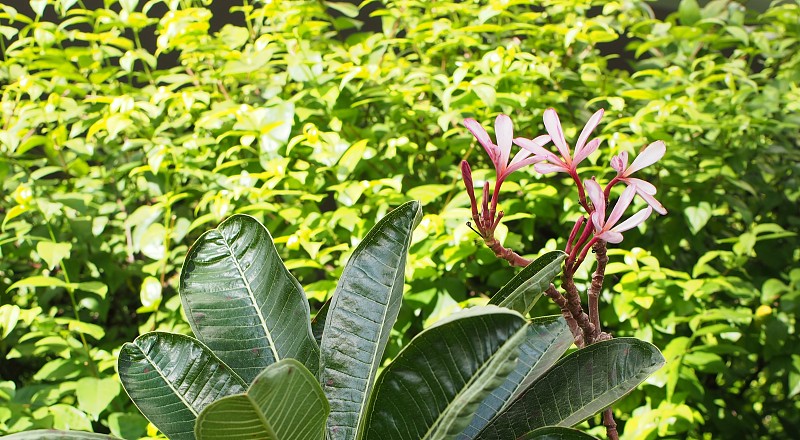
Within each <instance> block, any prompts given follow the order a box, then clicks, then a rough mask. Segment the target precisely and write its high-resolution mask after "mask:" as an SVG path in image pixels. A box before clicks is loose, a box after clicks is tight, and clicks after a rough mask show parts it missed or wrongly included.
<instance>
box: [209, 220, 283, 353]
mask: <svg viewBox="0 0 800 440" xmlns="http://www.w3.org/2000/svg"><path fill="white" fill-rule="evenodd" d="M219 235H220V236H221V237H222V242H223V243H224V244H225V248H226V249H227V250H228V254H230V256H231V259H232V260H233V264H234V265H235V266H236V270H237V271H239V276H241V277H242V281H244V286H245V287H246V288H247V294H248V295H249V296H250V301H251V302H252V304H253V308H254V309H255V310H256V314H257V315H258V319H259V321H261V327H262V328H263V329H264V335H265V336H266V337H267V341H269V349H270V350H271V351H272V354H273V357H274V359H275V362H277V361H279V360H280V359H281V358H280V356H279V355H278V351H277V350H275V341H274V340H273V339H272V332H270V330H269V327H268V326H267V320H266V319H265V318H264V314H263V313H261V309H260V308H259V307H258V302H257V301H256V296H255V294H254V293H253V289H252V287H251V286H250V281H249V280H248V279H247V276H245V273H244V269H242V265H241V264H239V259H238V258H236V255H235V254H234V253H233V248H231V246H230V245H229V244H228V240H227V239H226V238H225V236H224V235H222V233H220V234H219Z"/></svg>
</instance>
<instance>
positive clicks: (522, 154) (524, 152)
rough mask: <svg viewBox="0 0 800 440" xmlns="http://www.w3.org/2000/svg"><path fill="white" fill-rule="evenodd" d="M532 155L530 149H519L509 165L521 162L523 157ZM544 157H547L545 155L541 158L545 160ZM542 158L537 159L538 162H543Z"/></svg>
mask: <svg viewBox="0 0 800 440" xmlns="http://www.w3.org/2000/svg"><path fill="white" fill-rule="evenodd" d="M530 155H531V152H530V151H528V150H519V151H517V154H515V155H514V158H513V159H511V163H510V164H509V165H514V164H515V163H517V162H519V161H521V160H523V159H526V158H527V157H528V156H530ZM544 159H545V158H544V157H542V158H541V160H544ZM541 160H540V161H537V162H541Z"/></svg>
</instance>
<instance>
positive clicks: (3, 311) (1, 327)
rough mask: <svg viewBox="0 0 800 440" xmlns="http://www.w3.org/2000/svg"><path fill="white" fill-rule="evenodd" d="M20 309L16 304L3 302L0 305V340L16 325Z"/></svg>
mask: <svg viewBox="0 0 800 440" xmlns="http://www.w3.org/2000/svg"><path fill="white" fill-rule="evenodd" d="M20 310H21V309H20V308H19V306H17V305H12V304H3V305H2V306H0V341H2V340H3V339H5V338H7V337H8V335H9V334H11V331H12V330H14V327H16V326H17V322H18V321H19V315H20Z"/></svg>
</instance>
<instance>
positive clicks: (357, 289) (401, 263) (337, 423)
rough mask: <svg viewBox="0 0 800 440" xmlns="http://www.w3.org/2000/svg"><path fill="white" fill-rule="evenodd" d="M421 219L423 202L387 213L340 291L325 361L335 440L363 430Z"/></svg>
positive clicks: (333, 306)
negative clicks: (415, 233) (408, 257)
mask: <svg viewBox="0 0 800 440" xmlns="http://www.w3.org/2000/svg"><path fill="white" fill-rule="evenodd" d="M419 219H420V207H419V203H418V202H409V203H406V204H404V205H402V206H400V207H398V208H397V209H395V210H394V211H392V212H390V213H389V214H387V215H386V217H384V218H383V219H381V220H380V221H379V222H378V223H377V224H376V225H375V227H374V228H372V230H371V231H369V233H367V235H366V236H365V237H364V240H362V241H361V243H360V244H359V245H358V247H356V249H355V251H353V255H352V256H351V257H350V260H349V261H348V262H347V265H346V266H345V268H344V271H343V272H342V277H341V279H340V280H339V284H338V285H337V286H336V291H335V292H334V294H333V299H332V300H331V305H330V310H329V312H328V315H327V316H328V318H327V322H326V323H325V330H324V332H323V335H322V344H321V352H322V354H321V359H320V379H321V383H322V386H323V388H324V389H325V394H326V395H327V396H328V400H329V401H330V404H331V415H330V417H329V418H328V435H329V436H330V438H331V439H351V438H354V437H355V435H356V432H358V431H359V429H363V428H360V427H361V425H363V423H364V417H365V415H366V414H365V412H364V407H365V406H366V404H367V398H368V397H369V394H370V391H371V390H372V383H373V381H374V378H375V374H376V372H377V369H378V366H380V363H381V358H382V356H383V350H384V349H385V348H386V342H387V340H388V339H389V333H390V332H391V330H392V326H393V325H394V322H395V320H396V319H397V314H398V312H399V310H400V304H401V302H402V299H403V284H404V283H403V273H404V270H405V265H406V259H407V253H408V247H409V245H410V244H411V236H412V232H413V231H414V228H415V227H416V225H417V224H418V223H419Z"/></svg>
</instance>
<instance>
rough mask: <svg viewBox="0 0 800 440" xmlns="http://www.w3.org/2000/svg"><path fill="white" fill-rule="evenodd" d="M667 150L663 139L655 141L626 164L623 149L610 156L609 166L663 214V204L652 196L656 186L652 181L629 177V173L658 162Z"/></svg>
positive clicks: (664, 211)
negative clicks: (630, 162) (631, 161)
mask: <svg viewBox="0 0 800 440" xmlns="http://www.w3.org/2000/svg"><path fill="white" fill-rule="evenodd" d="M666 152H667V146H666V145H664V142H663V141H655V142H653V143H651V144H650V145H648V146H647V147H645V149H644V150H642V152H641V153H640V154H639V155H638V156H636V159H634V160H633V163H632V164H630V166H628V152H627V151H623V152H621V153H619V154H618V155H616V156H614V157H612V158H611V168H614V170H616V171H617V180H620V181H622V182H625V184H626V185H628V187H633V188H635V189H636V193H637V194H639V196H640V197H641V198H642V199H643V200H644V201H645V202H647V204H648V205H650V206H652V207H653V209H654V210H655V211H656V212H657V213H659V214H661V215H664V214H666V213H667V210H666V209H664V206H662V205H661V203H659V202H658V200H656V199H655V197H653V196H654V195H655V194H656V187H655V186H653V184H652V183H650V182H647V181H644V180H642V179H637V178H635V177H630V175H631V174H633V173H635V172H637V171H639V170H641V169H642V168H645V167H648V166H650V165H652V164H654V163H656V162H658V161H659V160H660V159H661V158H662V157H664V154H665V153H666Z"/></svg>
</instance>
